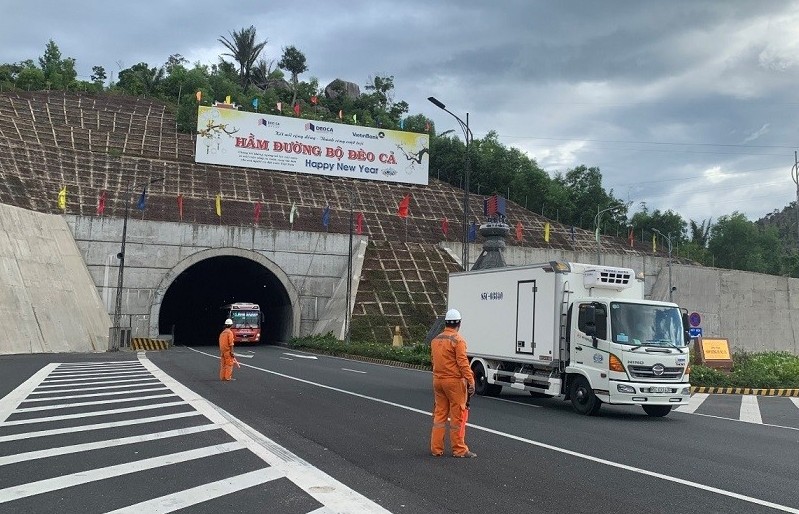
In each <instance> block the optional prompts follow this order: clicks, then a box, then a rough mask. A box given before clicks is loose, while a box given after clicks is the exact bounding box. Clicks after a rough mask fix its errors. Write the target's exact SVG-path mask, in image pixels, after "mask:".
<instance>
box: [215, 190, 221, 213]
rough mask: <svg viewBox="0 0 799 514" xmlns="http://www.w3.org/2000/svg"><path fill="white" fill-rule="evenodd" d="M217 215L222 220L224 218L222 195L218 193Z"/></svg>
mask: <svg viewBox="0 0 799 514" xmlns="http://www.w3.org/2000/svg"><path fill="white" fill-rule="evenodd" d="M214 203H215V204H216V206H215V207H216V215H217V216H219V217H220V218H221V217H222V193H217V195H216V202H214Z"/></svg>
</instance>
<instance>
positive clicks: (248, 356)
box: [234, 353, 255, 359]
mask: <svg viewBox="0 0 799 514" xmlns="http://www.w3.org/2000/svg"><path fill="white" fill-rule="evenodd" d="M234 355H235V356H236V357H241V358H242V359H252V358H253V357H255V355H243V354H241V353H236V354H234Z"/></svg>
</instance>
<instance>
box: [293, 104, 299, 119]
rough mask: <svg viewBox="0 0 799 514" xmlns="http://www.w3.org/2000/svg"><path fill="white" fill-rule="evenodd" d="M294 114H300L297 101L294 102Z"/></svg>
mask: <svg viewBox="0 0 799 514" xmlns="http://www.w3.org/2000/svg"><path fill="white" fill-rule="evenodd" d="M294 114H296V115H297V116H299V115H300V104H299V103H296V104H294Z"/></svg>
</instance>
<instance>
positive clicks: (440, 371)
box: [430, 309, 477, 457]
mask: <svg viewBox="0 0 799 514" xmlns="http://www.w3.org/2000/svg"><path fill="white" fill-rule="evenodd" d="M444 325H445V326H444V331H443V332H442V333H440V334H439V335H437V336H436V337H435V338H434V339H433V340H432V341H431V342H430V356H431V359H432V362H433V392H434V394H435V407H434V410H433V431H432V433H431V435H430V451H431V452H432V454H433V455H434V456H436V457H438V456H441V455H444V436H445V434H446V425H447V418H449V442H450V446H451V448H452V456H453V457H477V454H476V453H474V452H471V451H469V447H468V446H466V442H465V441H464V435H463V434H464V432H462V431H461V423H462V422H463V416H464V412H465V411H466V400H467V399H468V398H469V396H471V395H472V394H474V374H473V373H472V370H471V368H470V367H469V359H468V358H467V357H466V340H465V339H464V338H463V336H461V335H460V334H459V333H458V330H460V328H461V313H460V312H458V311H457V310H456V309H450V310H448V311H447V314H446V315H445V316H444Z"/></svg>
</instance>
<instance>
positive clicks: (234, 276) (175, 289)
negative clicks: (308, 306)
mask: <svg viewBox="0 0 799 514" xmlns="http://www.w3.org/2000/svg"><path fill="white" fill-rule="evenodd" d="M234 302H251V303H257V304H258V305H259V306H260V307H261V312H262V313H263V315H264V321H263V323H262V325H261V342H260V343H259V344H276V343H278V342H285V341H288V340H289V339H290V338H291V335H292V318H293V306H292V304H291V299H290V297H289V294H288V292H287V291H286V288H285V286H284V285H283V284H282V283H281V281H280V279H279V278H278V277H277V276H275V274H274V273H273V272H272V271H271V270H269V269H267V268H266V267H264V266H263V265H261V264H260V263H258V262H255V261H253V260H250V259H247V258H245V257H239V256H233V255H221V256H213V257H209V258H206V259H203V260H200V261H199V262H196V263H194V264H192V265H190V266H189V267H188V268H186V269H185V270H183V271H182V272H181V273H180V274H179V275H178V276H177V277H176V278H175V279H174V280H173V281H172V283H171V284H169V287H168V288H167V290H166V293H165V294H164V297H163V300H162V302H161V306H160V309H159V312H158V328H159V330H158V331H159V332H160V333H161V334H171V335H172V336H173V343H174V344H176V345H183V346H217V345H218V336H219V332H221V331H222V329H223V324H224V321H225V317H226V311H225V310H224V309H222V306H224V305H226V304H230V303H234ZM248 346H249V344H248Z"/></svg>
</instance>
